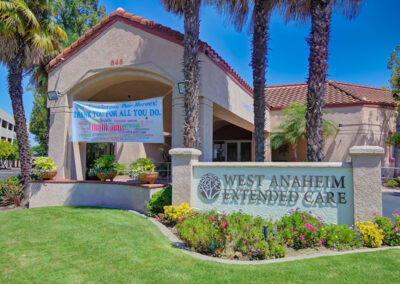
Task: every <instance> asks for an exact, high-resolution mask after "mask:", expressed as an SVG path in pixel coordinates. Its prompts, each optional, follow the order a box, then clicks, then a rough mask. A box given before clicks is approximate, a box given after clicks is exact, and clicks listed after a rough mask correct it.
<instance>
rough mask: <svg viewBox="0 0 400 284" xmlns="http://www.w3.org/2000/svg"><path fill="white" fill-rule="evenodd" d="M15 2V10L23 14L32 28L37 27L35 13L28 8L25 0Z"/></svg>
mask: <svg viewBox="0 0 400 284" xmlns="http://www.w3.org/2000/svg"><path fill="white" fill-rule="evenodd" d="M15 4H16V10H17V11H18V12H19V13H21V14H22V15H23V16H24V18H25V19H26V20H27V22H28V23H29V24H31V25H32V26H33V27H34V28H39V26H40V24H39V22H38V20H37V18H36V15H35V14H34V13H33V11H32V10H31V9H30V8H29V6H28V4H27V3H26V2H25V1H16V3H15Z"/></svg>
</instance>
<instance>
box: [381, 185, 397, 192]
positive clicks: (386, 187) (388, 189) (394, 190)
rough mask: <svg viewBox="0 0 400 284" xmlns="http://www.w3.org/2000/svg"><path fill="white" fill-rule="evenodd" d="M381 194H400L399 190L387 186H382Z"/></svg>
mask: <svg viewBox="0 0 400 284" xmlns="http://www.w3.org/2000/svg"><path fill="white" fill-rule="evenodd" d="M382 192H392V193H393V192H398V193H400V188H398V187H395V188H393V187H388V186H384V185H382Z"/></svg>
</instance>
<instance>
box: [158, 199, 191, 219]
mask: <svg viewBox="0 0 400 284" xmlns="http://www.w3.org/2000/svg"><path fill="white" fill-rule="evenodd" d="M191 213H192V210H191V209H190V207H189V204H187V203H185V202H184V203H182V204H181V205H179V206H172V205H170V206H164V214H165V218H166V219H168V220H170V221H173V222H176V221H178V219H182V218H184V217H186V216H187V215H189V214H191Z"/></svg>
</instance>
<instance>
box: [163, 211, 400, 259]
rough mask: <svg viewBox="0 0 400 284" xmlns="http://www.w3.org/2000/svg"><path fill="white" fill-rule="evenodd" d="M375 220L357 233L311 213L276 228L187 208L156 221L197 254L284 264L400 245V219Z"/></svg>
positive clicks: (294, 214) (291, 214)
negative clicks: (299, 257) (296, 257)
mask: <svg viewBox="0 0 400 284" xmlns="http://www.w3.org/2000/svg"><path fill="white" fill-rule="evenodd" d="M393 216H394V219H395V222H393V221H392V220H391V219H390V218H385V217H378V216H377V217H376V218H375V219H374V222H371V221H368V222H359V223H356V225H355V226H354V227H349V226H347V225H336V224H327V223H325V222H324V220H323V219H322V218H321V217H319V216H314V215H313V214H312V212H311V211H308V212H304V211H299V210H298V209H297V210H293V211H290V212H288V214H287V215H286V216H283V217H282V218H281V219H279V220H277V221H275V222H273V221H271V220H270V221H267V220H264V219H262V218H261V217H253V216H250V215H246V214H242V213H240V212H238V213H233V214H229V215H227V214H220V213H218V212H215V211H210V212H197V211H195V210H193V209H191V208H189V205H188V204H186V203H183V204H181V205H180V206H165V207H164V213H160V214H158V215H157V216H156V219H157V220H159V221H160V222H162V223H164V224H166V225H168V226H169V227H170V228H173V231H174V232H175V233H176V234H177V235H178V236H179V237H180V238H181V240H182V241H183V242H184V243H185V244H186V245H187V247H189V248H190V249H192V250H193V251H196V252H199V253H202V254H205V255H212V256H215V257H224V258H230V259H234V258H236V259H249V260H255V259H266V258H281V257H284V256H285V255H286V253H287V252H288V251H289V253H290V254H292V255H293V252H294V251H296V252H299V253H297V254H302V252H305V254H308V253H309V251H310V250H312V249H313V250H322V251H324V250H325V251H326V250H328V249H336V250H343V249H353V248H360V247H381V246H382V245H390V246H398V245H400V231H399V227H400V217H399V215H398V211H395V212H394V215H393Z"/></svg>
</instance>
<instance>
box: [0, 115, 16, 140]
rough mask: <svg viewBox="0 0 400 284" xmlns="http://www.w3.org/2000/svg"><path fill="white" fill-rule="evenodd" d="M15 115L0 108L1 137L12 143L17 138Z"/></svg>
mask: <svg viewBox="0 0 400 284" xmlns="http://www.w3.org/2000/svg"><path fill="white" fill-rule="evenodd" d="M14 128H15V122H14V117H13V116H12V115H10V114H9V113H7V112H5V111H4V110H2V109H0V139H1V140H6V141H8V142H10V143H11V144H12V143H13V142H14V140H15V138H16V134H15V129H14Z"/></svg>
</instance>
